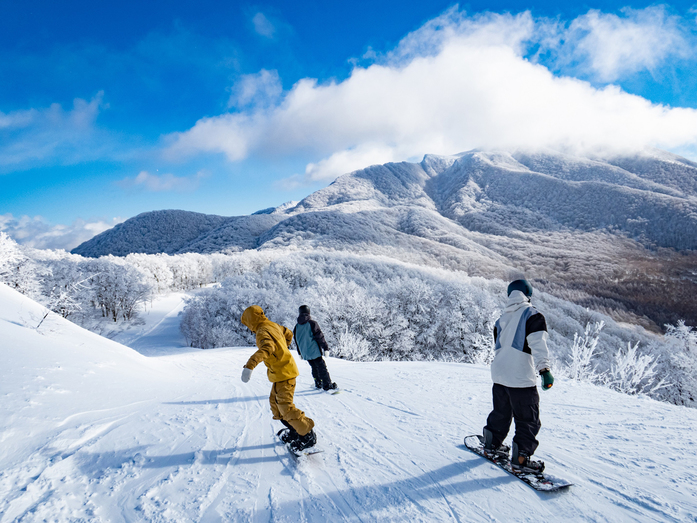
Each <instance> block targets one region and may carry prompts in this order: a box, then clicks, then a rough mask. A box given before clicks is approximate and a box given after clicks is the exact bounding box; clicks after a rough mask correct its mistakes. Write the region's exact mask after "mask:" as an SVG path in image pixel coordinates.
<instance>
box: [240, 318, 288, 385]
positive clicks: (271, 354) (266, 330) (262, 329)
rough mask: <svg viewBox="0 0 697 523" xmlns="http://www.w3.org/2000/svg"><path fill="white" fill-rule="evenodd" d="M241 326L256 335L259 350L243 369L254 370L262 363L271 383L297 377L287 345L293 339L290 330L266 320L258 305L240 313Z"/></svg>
mask: <svg viewBox="0 0 697 523" xmlns="http://www.w3.org/2000/svg"><path fill="white" fill-rule="evenodd" d="M242 324H243V325H244V326H245V327H247V328H248V329H249V330H250V331H252V332H253V333H255V334H256V336H257V347H258V349H259V350H257V351H256V352H255V353H254V354H252V357H251V358H249V360H248V361H247V363H246V364H245V367H247V368H248V369H252V370H254V368H255V367H256V366H257V365H259V364H260V363H261V362H262V361H263V362H264V364H265V365H266V367H267V369H268V370H267V375H268V377H269V381H270V382H272V383H277V382H279V381H286V380H290V379H293V378H297V377H298V374H300V373H299V372H298V366H297V365H296V364H295V359H294V358H293V356H292V355H291V353H290V351H289V350H288V344H290V342H291V340H292V339H293V332H292V331H291V330H288V329H286V328H285V327H283V326H281V325H278V324H276V323H274V322H272V321H270V320H269V319H267V317H266V316H265V315H264V311H263V310H262V308H261V307H259V306H258V305H252V306H251V307H248V308H247V309H245V311H244V312H243V313H242Z"/></svg>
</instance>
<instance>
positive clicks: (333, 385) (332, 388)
mask: <svg viewBox="0 0 697 523" xmlns="http://www.w3.org/2000/svg"><path fill="white" fill-rule="evenodd" d="M338 388H339V386H338V385H337V384H336V383H334V382H332V383H329V384H328V385H325V386H324V390H336V389H338Z"/></svg>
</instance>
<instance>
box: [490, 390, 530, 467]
mask: <svg viewBox="0 0 697 523" xmlns="http://www.w3.org/2000/svg"><path fill="white" fill-rule="evenodd" d="M492 395H493V399H494V410H492V411H491V414H489V417H488V418H487V419H486V427H484V428H485V429H487V430H489V431H491V433H492V434H493V435H494V441H493V443H494V446H496V447H498V446H499V445H500V444H501V443H503V440H504V439H506V435H507V434H508V430H509V429H510V428H511V419H515V435H514V436H513V441H515V443H516V445H518V451H519V452H521V453H524V454H526V455H528V456H532V455H533V453H534V452H535V450H536V449H537V445H539V441H537V439H535V436H537V433H538V432H540V427H542V423H540V395H539V394H538V393H537V387H525V388H521V389H518V388H513V387H506V386H504V385H499V384H498V383H494V388H493V389H492Z"/></svg>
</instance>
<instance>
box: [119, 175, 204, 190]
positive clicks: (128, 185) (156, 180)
mask: <svg viewBox="0 0 697 523" xmlns="http://www.w3.org/2000/svg"><path fill="white" fill-rule="evenodd" d="M205 177H206V173H205V172H204V171H199V172H198V173H196V174H195V175H194V176H189V177H186V176H175V175H173V174H171V173H165V174H151V173H149V172H148V171H141V172H139V173H138V175H137V176H135V177H134V178H124V179H123V180H119V181H118V182H116V183H117V185H118V186H119V187H121V188H122V189H143V190H146V191H151V192H167V191H178V192H184V191H193V190H196V189H197V188H198V186H199V183H200V181H201V179H202V178H205Z"/></svg>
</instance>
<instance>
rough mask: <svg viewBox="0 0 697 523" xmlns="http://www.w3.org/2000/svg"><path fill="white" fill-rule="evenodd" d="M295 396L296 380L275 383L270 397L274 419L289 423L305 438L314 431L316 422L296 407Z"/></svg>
mask: <svg viewBox="0 0 697 523" xmlns="http://www.w3.org/2000/svg"><path fill="white" fill-rule="evenodd" d="M293 394H295V378H293V379H290V380H285V381H277V382H276V383H274V384H273V386H272V387H271V394H270V395H269V404H270V405H271V412H272V413H273V419H277V420H284V421H287V422H288V423H289V424H290V426H291V427H293V428H294V429H295V431H296V432H297V433H298V434H300V435H301V436H304V435H305V434H307V433H308V432H310V431H311V430H312V427H314V426H315V422H314V421H312V420H311V419H310V418H308V417H307V416H305V413H304V412H303V411H302V410H300V409H299V408H297V407H296V406H295V404H294V403H293Z"/></svg>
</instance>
